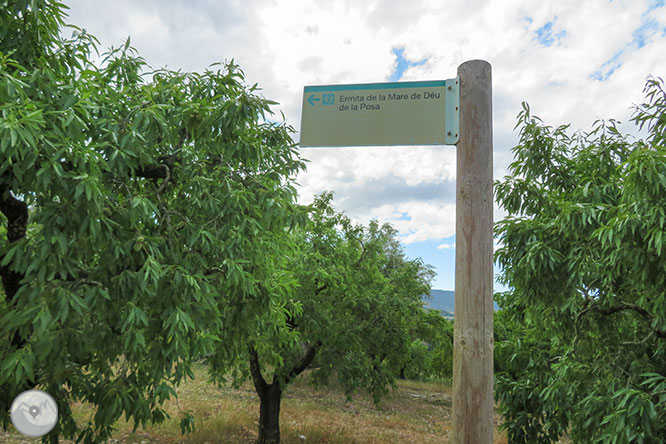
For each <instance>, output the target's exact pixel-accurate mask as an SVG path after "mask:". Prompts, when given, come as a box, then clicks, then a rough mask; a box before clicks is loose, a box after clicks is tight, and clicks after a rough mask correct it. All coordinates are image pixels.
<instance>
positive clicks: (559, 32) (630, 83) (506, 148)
mask: <svg viewBox="0 0 666 444" xmlns="http://www.w3.org/2000/svg"><path fill="white" fill-rule="evenodd" d="M65 3H66V4H67V5H68V6H70V7H71V10H70V19H69V21H70V22H71V23H74V24H77V25H79V26H81V27H83V28H85V29H87V31H88V32H90V33H91V34H93V35H95V36H97V37H98V38H99V40H100V46H101V48H102V49H104V48H107V47H109V46H111V45H116V46H118V45H120V44H121V43H122V42H124V40H125V39H126V38H127V37H128V36H131V38H132V40H131V41H132V45H133V46H135V47H136V48H137V50H138V51H139V53H140V54H141V55H142V56H143V57H144V58H145V59H146V60H147V62H148V63H149V64H150V65H152V66H153V67H155V68H158V67H164V66H166V67H168V68H171V69H181V70H187V71H201V70H203V69H205V68H206V67H207V66H209V65H210V64H212V63H215V62H220V61H224V60H231V59H232V58H233V59H234V60H235V61H236V62H237V63H238V64H239V65H240V66H241V68H242V69H243V70H244V71H245V73H246V75H247V81H248V83H249V84H254V83H258V84H259V86H260V87H262V89H263V94H264V95H265V96H266V97H267V98H270V99H272V100H275V101H277V102H279V106H278V107H276V109H275V110H276V111H282V112H283V113H284V115H285V116H286V119H287V121H288V123H289V124H291V125H292V126H293V127H294V128H295V129H296V131H297V132H296V134H295V135H294V137H295V139H296V140H298V137H299V135H298V129H299V125H300V117H301V103H302V97H303V87H304V86H305V85H317V84H336V83H368V82H382V81H399V80H410V81H412V80H444V79H448V78H453V77H455V76H456V70H457V67H458V66H459V65H460V64H461V63H463V62H465V61H467V60H471V59H484V60H487V61H489V62H490V63H491V65H492V67H493V132H494V153H493V156H494V172H493V174H494V177H495V178H496V179H499V178H501V177H503V176H504V175H505V174H506V171H507V166H508V164H509V163H510V162H511V160H512V158H511V147H512V146H514V145H515V143H516V142H517V134H516V133H515V132H514V130H513V128H514V126H515V118H516V115H517V114H518V112H519V111H520V104H521V102H522V101H527V102H528V103H529V104H530V107H531V109H532V111H533V112H534V113H535V114H536V115H538V116H540V117H541V118H542V119H543V120H544V121H545V122H546V123H548V124H550V125H559V124H566V123H570V124H571V125H572V128H573V129H582V130H585V129H589V128H590V126H591V125H592V123H593V122H594V121H595V120H597V119H599V118H602V119H608V118H614V119H618V120H620V121H621V122H624V123H623V124H622V125H621V126H620V128H621V129H622V130H623V131H628V132H635V128H634V126H633V125H632V124H630V123H629V122H628V120H629V117H630V116H631V112H632V105H633V104H635V103H640V101H641V100H642V98H643V93H642V90H643V86H644V85H645V80H646V78H647V77H648V76H649V75H655V76H662V77H663V76H665V75H666V59H664V54H666V6H665V2H664V1H663V0H659V1H655V0H632V1H629V0H611V1H609V0H586V1H584V2H581V1H580V0H558V1H556V0H543V1H539V2H535V1H533V0H493V1H490V0H449V1H446V2H442V1H436V0H410V1H409V2H396V1H393V0H365V1H357V0H326V1H324V0H216V1H213V0H192V1H189V2H186V1H183V0H142V1H140V2H137V1H134V0H114V1H113V2H108V1H102V0H73V1H69V0H65ZM278 115H279V114H278ZM302 154H303V156H304V157H306V158H308V159H309V160H310V163H309V165H308V171H307V172H306V173H304V174H302V175H301V176H299V177H298V182H299V183H300V189H299V192H300V195H301V200H302V202H304V203H307V202H309V201H311V200H312V198H313V197H314V195H315V194H317V193H320V192H322V191H324V190H332V191H334V192H335V200H334V204H335V206H336V208H337V209H338V210H341V211H345V212H346V213H347V214H348V215H349V216H351V217H352V218H353V219H355V220H357V221H359V222H363V223H367V222H368V221H369V220H370V219H373V218H376V219H379V220H380V221H382V222H390V223H392V224H393V225H394V226H395V227H396V228H397V229H398V230H399V233H400V236H401V239H402V242H403V245H404V246H405V250H406V252H407V254H408V255H409V256H411V257H422V258H423V259H424V261H425V262H428V263H430V264H432V265H434V266H435V269H436V271H437V273H438V276H437V278H436V280H435V282H434V287H435V288H440V289H445V290H451V289H453V288H454V279H453V276H454V258H455V248H454V247H453V245H454V244H455V238H454V234H455V179H456V177H455V175H456V171H455V170H456V169H455V157H456V156H455V147H452V146H430V147H419V146H416V147H372V148H316V149H315V148H312V149H303V150H302ZM494 214H495V220H500V219H501V218H503V217H504V216H505V214H504V213H503V212H502V211H501V209H499V208H495V211H494ZM496 272H499V270H496ZM501 289H502V288H501V287H499V286H497V285H496V290H501Z"/></svg>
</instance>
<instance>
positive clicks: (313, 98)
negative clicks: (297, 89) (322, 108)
mask: <svg viewBox="0 0 666 444" xmlns="http://www.w3.org/2000/svg"><path fill="white" fill-rule="evenodd" d="M320 100H321V99H320V98H319V97H317V95H316V94H312V95H311V96H310V97H308V103H309V104H310V105H314V103H315V102H319V101H320Z"/></svg>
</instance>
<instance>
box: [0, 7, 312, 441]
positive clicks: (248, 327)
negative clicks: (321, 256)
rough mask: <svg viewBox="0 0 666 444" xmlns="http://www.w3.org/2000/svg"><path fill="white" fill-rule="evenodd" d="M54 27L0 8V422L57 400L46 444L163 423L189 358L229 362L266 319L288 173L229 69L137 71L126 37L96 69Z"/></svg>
mask: <svg viewBox="0 0 666 444" xmlns="http://www.w3.org/2000/svg"><path fill="white" fill-rule="evenodd" d="M63 20H64V6H63V5H62V4H60V3H56V2H53V1H45V0H31V1H27V0H13V1H5V2H3V3H1V4H0V214H2V216H0V222H2V228H0V236H1V237H2V239H3V240H2V242H1V243H0V276H1V277H2V292H1V296H0V404H1V405H2V408H0V417H1V418H2V421H3V425H4V427H7V426H8V422H9V416H8V414H7V412H8V410H9V404H10V403H11V401H12V399H13V398H14V396H16V395H17V394H18V393H20V392H21V391H23V390H25V389H28V388H32V387H35V386H39V387H42V388H43V389H44V390H46V391H47V392H49V393H50V394H51V395H53V396H54V397H55V398H56V401H57V402H58V405H59V407H60V421H59V424H58V426H57V427H56V428H55V429H54V431H53V432H51V434H50V435H49V438H50V440H51V441H52V442H56V441H57V440H58V435H59V434H63V435H65V436H68V437H69V436H75V435H76V434H78V436H79V437H80V438H81V439H84V440H85V442H92V441H95V440H99V439H104V438H105V437H108V435H109V433H110V432H111V429H112V424H113V423H114V422H115V421H116V420H117V419H118V418H119V417H120V416H121V415H123V414H125V416H126V417H127V418H128V419H129V418H130V417H131V418H133V420H134V421H135V424H136V425H139V424H143V425H145V424H146V423H147V422H159V421H161V420H162V419H163V418H164V417H165V412H164V411H163V410H162V409H161V407H160V405H161V403H162V402H163V401H164V400H165V399H168V398H169V397H170V396H172V395H174V391H173V386H174V385H175V384H178V382H179V381H181V380H182V379H183V378H184V377H191V376H192V373H191V370H190V363H191V360H192V359H193V358H194V357H197V356H200V355H201V354H210V353H213V352H214V357H215V361H216V363H217V365H219V366H223V365H227V364H230V363H232V362H234V360H235V359H237V356H238V352H239V350H243V351H244V350H245V345H244V342H243V338H244V337H246V336H247V335H248V334H250V333H252V332H254V331H256V327H255V324H257V323H260V322H262V319H263V318H264V317H270V318H274V317H277V318H278V319H279V317H280V313H278V312H273V311H272V310H271V307H273V306H276V305H279V304H280V300H281V299H282V298H283V295H284V294H285V292H286V290H285V289H286V288H288V287H289V285H290V283H289V282H288V281H281V280H280V274H279V273H275V269H276V260H275V258H276V257H278V252H279V251H281V250H282V248H283V245H284V244H287V243H288V229H289V228H290V227H292V226H294V225H295V224H296V223H298V221H299V218H300V216H299V215H298V213H297V212H296V211H295V209H294V200H295V194H296V193H295V190H294V188H293V187H292V182H291V180H292V178H293V177H294V176H295V174H296V173H297V172H298V171H299V170H300V169H302V168H303V162H301V160H300V159H299V156H298V154H297V152H296V147H295V145H294V143H293V142H292V140H291V137H290V131H291V129H290V128H289V127H288V126H286V125H284V124H278V123H273V122H271V121H269V120H267V115H268V114H269V113H270V105H272V104H273V102H270V101H268V100H266V99H264V98H263V97H261V96H260V95H258V88H257V87H256V85H255V86H252V87H248V86H247V85H246V84H245V82H244V77H243V73H242V71H241V70H240V69H239V68H238V66H236V65H235V64H234V63H233V62H231V63H227V64H226V65H225V66H223V67H221V68H220V69H218V70H215V71H212V70H208V71H206V72H204V73H202V74H198V73H182V72H173V71H168V70H156V71H153V72H150V73H147V72H146V71H147V69H148V67H147V65H146V64H145V62H144V61H143V59H141V58H140V57H138V56H137V55H136V54H135V52H134V50H133V49H132V48H131V47H130V46H129V39H128V41H127V43H126V44H125V45H124V47H122V48H119V49H113V50H111V51H110V52H108V53H107V54H106V55H105V56H104V60H103V62H102V63H101V66H96V65H95V64H93V63H92V62H91V54H92V53H94V52H95V51H96V46H95V45H96V41H95V39H94V38H93V37H92V36H90V35H88V34H86V33H85V32H83V31H81V30H80V29H78V28H75V27H70V28H71V29H72V30H73V34H72V37H71V38H69V39H62V38H60V37H59V33H60V32H61V31H62V30H63V29H64V28H63V26H64V25H63V23H64V22H63ZM72 401H85V402H89V403H92V405H93V406H94V408H95V415H94V419H93V420H91V421H90V423H88V424H76V423H75V422H74V420H73V418H72V416H71V412H70V410H69V405H70V402H72ZM182 425H183V427H185V428H187V427H189V426H191V418H190V417H188V416H187V415H186V416H185V417H184V422H183V424H182Z"/></svg>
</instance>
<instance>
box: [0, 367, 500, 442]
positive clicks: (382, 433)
mask: <svg viewBox="0 0 666 444" xmlns="http://www.w3.org/2000/svg"><path fill="white" fill-rule="evenodd" d="M195 375H196V376H197V378H196V379H195V380H194V381H188V382H187V383H185V384H183V385H182V386H181V387H179V389H178V393H179V400H178V402H177V403H176V401H175V400H170V401H169V402H168V403H167V404H166V410H167V412H169V414H170V415H171V416H172V419H169V420H167V421H166V422H165V423H163V424H160V425H159V426H153V427H150V428H148V429H146V430H141V429H140V430H138V431H137V432H136V433H132V424H128V423H126V422H124V421H120V422H119V423H118V424H117V429H116V432H115V433H114V434H113V437H112V438H111V439H110V440H109V441H108V442H109V443H118V444H120V443H140V444H152V443H170V444H176V443H187V444H204V443H208V444H213V443H230V444H250V443H253V442H254V440H255V439H256V436H257V430H256V429H257V419H258V416H259V399H258V397H257V395H256V394H255V392H254V389H253V387H252V386H251V384H246V385H244V386H242V387H241V388H239V389H234V388H231V387H222V388H218V387H216V386H214V385H212V384H209V383H208V382H207V379H206V374H205V371H204V370H203V369H202V368H198V369H196V371H195ZM179 407H180V409H182V410H185V411H191V412H193V414H194V416H195V420H196V430H195V431H194V432H193V433H190V434H187V435H184V436H183V435H181V434H180V427H179V416H178V411H179V410H178V409H179ZM74 412H75V416H76V417H77V418H84V417H85V418H87V417H88V416H89V410H88V409H87V408H86V406H85V405H76V406H74ZM498 421H499V418H496V421H495V422H496V424H497V423H498ZM280 425H281V428H280V429H281V435H282V442H283V443H284V444H304V443H306V444H314V443H317V444H319V443H321V444H383V443H390V444H408V443H410V444H411V443H414V444H417V443H418V444H430V443H438V444H439V443H447V442H450V441H451V434H452V430H451V427H452V419H451V388H450V386H448V385H444V384H438V383H433V382H418V381H399V382H398V389H397V390H396V391H394V392H392V393H391V394H389V396H387V397H386V398H385V399H384V400H383V401H382V402H381V404H380V405H379V406H378V407H377V406H375V405H374V404H373V403H372V401H371V400H369V399H367V398H366V397H364V396H361V395H355V396H354V397H353V398H352V399H351V400H348V399H347V398H346V396H345V395H344V393H343V392H342V391H341V390H340V389H339V388H338V387H335V386H333V387H330V388H322V389H315V388H313V387H311V386H310V385H309V384H308V383H307V377H306V378H300V379H299V380H297V381H296V382H295V383H294V384H292V385H291V386H290V387H289V388H288V390H287V391H286V393H285V395H284V398H283V400H282V408H281V415H280ZM0 442H1V443H7V444H19V443H21V444H23V443H26V444H27V443H38V442H40V440H39V439H29V438H26V437H22V436H21V435H19V434H18V433H17V432H16V431H15V430H14V429H13V427H11V428H10V430H8V431H7V432H1V431H0ZM61 442H63V443H69V441H64V440H62V441H61ZM506 442H507V441H506V436H505V435H504V434H503V433H501V432H499V431H497V430H496V431H495V443H497V444H500V443H506Z"/></svg>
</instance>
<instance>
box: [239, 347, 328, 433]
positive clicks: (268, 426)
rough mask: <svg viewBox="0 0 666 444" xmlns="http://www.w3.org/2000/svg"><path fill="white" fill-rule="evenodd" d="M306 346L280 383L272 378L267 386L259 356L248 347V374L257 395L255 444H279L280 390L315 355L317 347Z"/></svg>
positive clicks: (303, 369) (308, 363)
mask: <svg viewBox="0 0 666 444" xmlns="http://www.w3.org/2000/svg"><path fill="white" fill-rule="evenodd" d="M319 345H320V343H317V344H316V345H315V346H309V345H307V346H306V347H305V348H304V351H305V354H304V355H303V357H302V358H301V362H299V363H298V364H297V365H296V366H294V367H293V368H292V369H291V371H290V372H289V374H288V375H287V377H286V378H284V379H283V380H282V382H281V380H280V379H278V378H275V376H273V382H272V383H271V384H268V383H267V382H266V380H265V379H264V376H263V375H262V374H261V364H260V363H259V354H258V353H257V349H256V348H254V347H253V346H251V345H250V346H248V352H249V354H250V374H251V375H252V382H254V388H255V390H256V391H257V394H258V395H259V400H260V407H259V437H258V438H257V444H279V443H280V400H281V399H282V389H283V387H286V386H287V384H289V381H290V380H291V379H292V378H293V377H295V376H298V375H300V374H301V373H303V371H305V369H306V368H308V366H309V365H310V363H311V362H312V360H313V359H314V357H315V355H316V354H317V347H318V346H319ZM281 384H282V385H281Z"/></svg>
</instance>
